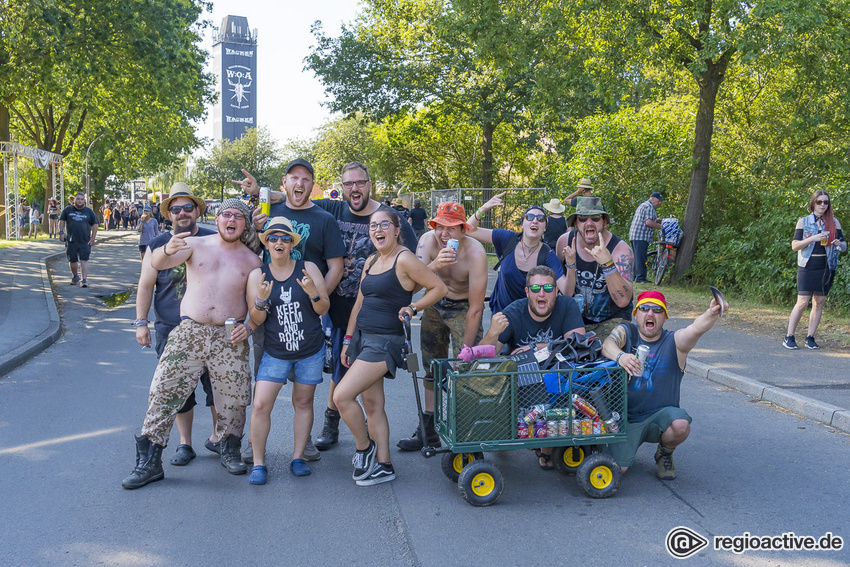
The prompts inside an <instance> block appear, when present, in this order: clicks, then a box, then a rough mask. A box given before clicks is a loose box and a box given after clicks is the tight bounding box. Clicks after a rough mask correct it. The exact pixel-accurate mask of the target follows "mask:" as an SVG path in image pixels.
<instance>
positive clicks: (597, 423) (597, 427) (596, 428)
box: [593, 415, 602, 435]
mask: <svg viewBox="0 0 850 567" xmlns="http://www.w3.org/2000/svg"><path fill="white" fill-rule="evenodd" d="M593 434H594V435H602V420H601V419H599V416H598V415H597V416H596V417H594V418H593Z"/></svg>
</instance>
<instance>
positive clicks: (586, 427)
mask: <svg viewBox="0 0 850 567" xmlns="http://www.w3.org/2000/svg"><path fill="white" fill-rule="evenodd" d="M581 434H582V435H593V421H592V420H590V419H582V420H581Z"/></svg>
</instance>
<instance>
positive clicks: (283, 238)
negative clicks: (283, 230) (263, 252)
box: [266, 234, 292, 244]
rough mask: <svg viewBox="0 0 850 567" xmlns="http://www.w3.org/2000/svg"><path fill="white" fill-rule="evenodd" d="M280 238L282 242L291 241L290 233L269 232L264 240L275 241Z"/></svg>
mask: <svg viewBox="0 0 850 567" xmlns="http://www.w3.org/2000/svg"><path fill="white" fill-rule="evenodd" d="M278 240H280V241H281V242H283V243H284V244H286V243H287V242H292V235H291V234H270V235H268V236H267V237H266V242H277V241H278Z"/></svg>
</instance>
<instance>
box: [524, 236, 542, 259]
mask: <svg viewBox="0 0 850 567" xmlns="http://www.w3.org/2000/svg"><path fill="white" fill-rule="evenodd" d="M542 242H543V241H542V240H541V241H540V242H538V243H537V246H535V247H534V248H532V249H530V250H529V248H528V246H526V245H525V242H523V241H522V240H520V241H519V243H520V245H521V246H522V251H523V255H524V256H525V261H526V262H527V261H528V259H529V258H531V255H532V254H533V253H534V251H535V250H537V249H538V248H540V244H541V243H542Z"/></svg>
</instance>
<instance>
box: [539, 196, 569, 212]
mask: <svg viewBox="0 0 850 567" xmlns="http://www.w3.org/2000/svg"><path fill="white" fill-rule="evenodd" d="M543 208H544V209H546V210H547V211H549V212H550V213H552V214H555V215H560V214H561V213H563V212H564V211H565V210H566V209H567V208H566V207H565V206H564V204H563V203H561V200H560V199H552V200H551V201H549V202H548V203H546V204H545V205H543Z"/></svg>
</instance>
